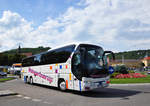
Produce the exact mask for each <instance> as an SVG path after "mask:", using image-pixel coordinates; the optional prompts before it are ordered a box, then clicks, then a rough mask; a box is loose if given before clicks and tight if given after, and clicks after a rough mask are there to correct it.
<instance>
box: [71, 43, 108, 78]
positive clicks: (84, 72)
mask: <svg viewBox="0 0 150 106" xmlns="http://www.w3.org/2000/svg"><path fill="white" fill-rule="evenodd" d="M103 53H104V50H103V49H102V48H101V47H99V46H95V45H86V44H82V45H80V46H79V47H78V49H77V50H76V52H75V54H74V56H73V59H72V72H73V73H74V75H75V76H76V77H77V78H78V79H79V80H82V77H93V78H97V77H106V76H107V75H108V74H109V73H108V70H107V59H106V56H104V57H103Z"/></svg>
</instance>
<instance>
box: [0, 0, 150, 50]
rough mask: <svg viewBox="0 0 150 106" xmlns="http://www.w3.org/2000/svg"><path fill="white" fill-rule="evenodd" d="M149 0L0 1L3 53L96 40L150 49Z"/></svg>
mask: <svg viewBox="0 0 150 106" xmlns="http://www.w3.org/2000/svg"><path fill="white" fill-rule="evenodd" d="M149 4H150V0H0V52H2V51H6V50H10V49H15V48H18V46H19V45H21V47H22V48H23V47H38V46H44V47H51V48H54V47H56V46H61V45H64V44H68V43H73V42H83V43H92V44H96V45H99V46H101V47H103V48H104V50H112V51H114V52H120V51H130V50H141V49H150V6H149Z"/></svg>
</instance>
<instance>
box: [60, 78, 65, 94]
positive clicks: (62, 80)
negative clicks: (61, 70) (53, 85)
mask: <svg viewBox="0 0 150 106" xmlns="http://www.w3.org/2000/svg"><path fill="white" fill-rule="evenodd" d="M58 88H59V89H60V90H61V91H65V90H66V82H65V80H64V79H59V81H58Z"/></svg>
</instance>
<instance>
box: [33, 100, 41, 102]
mask: <svg viewBox="0 0 150 106" xmlns="http://www.w3.org/2000/svg"><path fill="white" fill-rule="evenodd" d="M32 101H34V102H40V101H41V100H40V99H32Z"/></svg>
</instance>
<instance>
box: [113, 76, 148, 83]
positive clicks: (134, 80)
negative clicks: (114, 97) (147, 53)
mask: <svg viewBox="0 0 150 106" xmlns="http://www.w3.org/2000/svg"><path fill="white" fill-rule="evenodd" d="M110 83H111V84H128V83H150V75H148V76H147V77H145V78H125V79H115V78H111V79H110Z"/></svg>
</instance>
